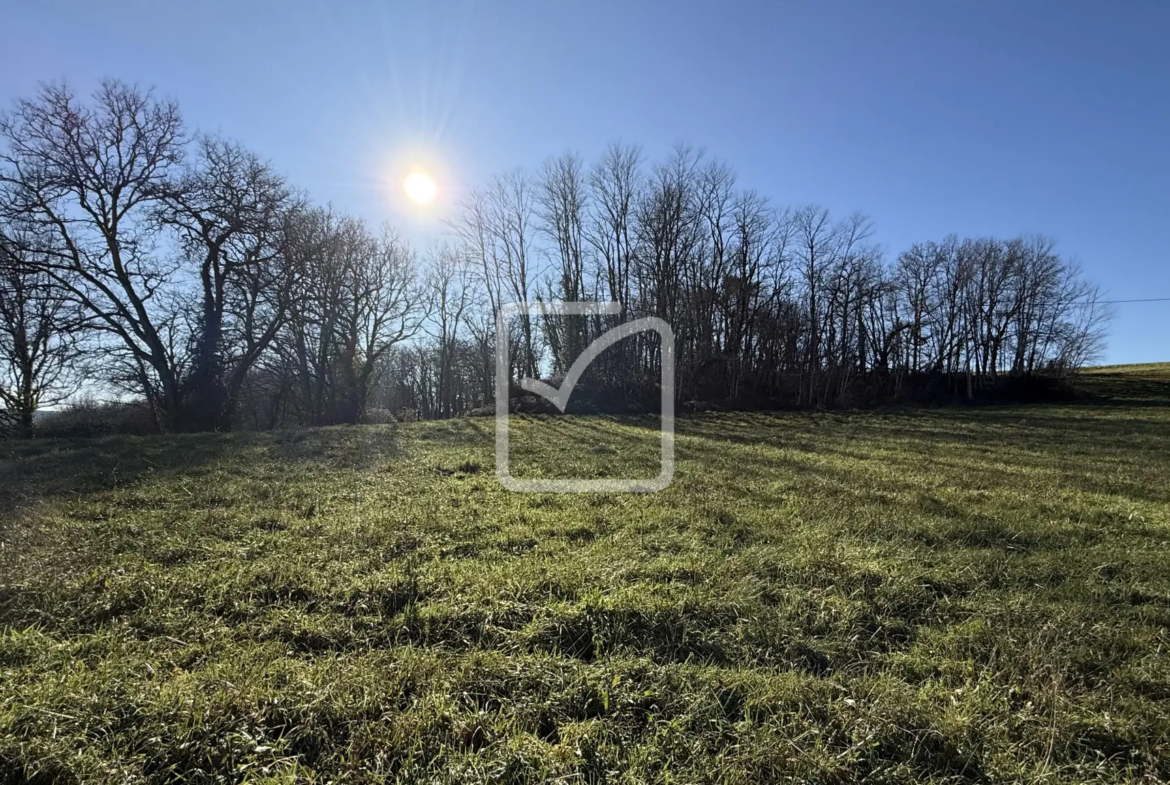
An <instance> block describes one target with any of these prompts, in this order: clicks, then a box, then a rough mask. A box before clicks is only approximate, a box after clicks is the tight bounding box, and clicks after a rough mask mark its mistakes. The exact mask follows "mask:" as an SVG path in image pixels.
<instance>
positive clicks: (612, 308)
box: [496, 302, 674, 493]
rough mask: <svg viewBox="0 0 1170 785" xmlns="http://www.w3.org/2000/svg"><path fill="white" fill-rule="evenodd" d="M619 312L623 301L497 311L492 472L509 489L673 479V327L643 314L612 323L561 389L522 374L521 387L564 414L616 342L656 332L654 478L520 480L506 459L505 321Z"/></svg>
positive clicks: (648, 486) (627, 488) (643, 486)
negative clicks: (658, 399) (658, 402)
mask: <svg viewBox="0 0 1170 785" xmlns="http://www.w3.org/2000/svg"><path fill="white" fill-rule="evenodd" d="M619 313H621V304H620V303H614V302H600V303H588V302H584V303H583V302H573V303H541V304H532V303H511V304H509V305H505V306H504V307H502V308H501V309H500V312H499V313H498V314H497V317H496V476H497V477H498V478H499V480H500V482H501V483H503V485H504V487H505V488H507V489H508V490H512V491H518V492H521V493H590V492H605V493H653V492H655V491H660V490H662V489H663V488H665V487H666V486H667V485H669V484H670V481H671V479H673V477H674V331H673V330H672V329H671V328H670V325H669V324H667V323H666V321H664V320H663V319H659V318H657V317H654V316H647V317H643V318H640V319H634V320H632V321H629V322H625V323H623V324H620V325H618V326H617V327H614V328H613V329H611V330H609V331H608V332H606V333H605V334H604V335H602V336H600V337H598V338H597V339H595V340H594V341H593V342H592V343H590V344H589V346H588V347H586V349H585V351H583V352H582V353H581V354H580V355H579V356H578V357H577V359H576V360H574V361H573V364H572V365H571V366H570V367H569V371H568V373H566V374H565V378H564V380H563V381H562V382H561V386H560V387H554V386H552V385H551V384H548V383H547V382H542V381H540V380H539V379H532V378H528V377H526V378H523V379H521V380H520V387H521V388H522V389H523V390H526V391H527V392H530V393H533V394H535V395H539V396H541V397H542V398H546V399H547V400H549V401H550V402H551V403H552V404H553V405H554V406H556V407H557V409H558V410H559V411H560V412H562V413H564V411H565V409H566V408H567V407H568V405H569V399H570V397H571V396H572V394H573V389H574V388H575V387H576V386H577V382H578V381H580V379H581V375H582V374H584V373H585V370H586V369H587V368H588V367H589V365H590V363H592V362H593V361H594V360H596V359H597V358H598V357H599V356H601V354H602V352H604V351H605V350H606V349H608V348H609V347H611V346H613V345H614V344H615V343H617V342H618V341H621V340H623V339H625V338H629V337H630V336H632V335H636V334H638V333H641V332H656V333H658V336H659V339H660V351H661V353H662V362H661V363H660V367H661V369H662V378H661V385H660V387H661V390H662V415H661V423H662V424H661V442H662V446H661V451H660V465H659V473H658V476H657V477H655V478H653V479H650V480H645V479H589V478H581V479H555V480H549V479H522V478H516V477H513V476H512V474H511V470H510V467H509V463H508V454H509V429H508V425H509V413H510V409H509V400H508V399H509V394H510V392H511V381H512V380H511V362H510V355H509V345H508V337H509V331H508V320H509V319H510V318H512V317H515V316H517V315H527V316H529V317H530V318H531V317H533V316H537V315H540V314H543V315H550V314H555V315H558V316H591V315H597V314H608V315H616V314H619Z"/></svg>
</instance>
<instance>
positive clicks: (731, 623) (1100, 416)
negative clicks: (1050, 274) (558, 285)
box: [0, 366, 1170, 784]
mask: <svg viewBox="0 0 1170 785" xmlns="http://www.w3.org/2000/svg"><path fill="white" fill-rule="evenodd" d="M1086 384H1087V385H1088V389H1090V391H1091V392H1092V393H1093V395H1094V396H1095V397H1094V398H1093V399H1086V400H1083V401H1078V402H1074V403H1068V404H1060V405H1055V404H1052V405H1032V406H985V407H969V408H949V409H909V410H890V411H881V412H844V413H841V412H792V413H750V414H749V413H707V414H696V415H689V416H685V417H680V419H679V425H678V438H677V458H678V463H677V470H676V474H675V479H674V482H673V484H672V485H670V487H668V488H667V489H666V490H664V491H662V492H661V493H657V494H650V495H644V494H643V495H639V494H622V495H610V494H582V495H549V494H517V493H509V492H507V491H505V490H504V489H503V488H501V487H500V485H499V483H498V482H497V480H496V478H495V476H494V458H493V433H494V432H493V425H494V423H493V421H492V420H491V419H488V418H461V419H457V420H448V421H441V422H426V423H411V424H399V425H387V426H358V427H349V428H331V429H319V430H311V431H290V432H277V433H230V434H211V435H198V436H155V437H109V438H100V439H91V440H84V439H78V440H56V439H34V440H31V441H28V442H24V443H16V442H8V443H3V444H0V516H2V517H0V782H3V783H16V782H25V781H32V782H44V783H49V782H64V783H68V782H77V783H80V782H150V783H155V782H187V783H218V782H267V783H292V782H312V783H324V782H371V783H372V782H515V783H518V782H564V783H567V782H585V783H599V782H631V783H633V782H647V783H700V782H702V783H707V782H710V783H714V782H724V783H761V782H775V781H785V780H796V781H801V782H806V783H822V784H828V783H848V782H860V781H865V782H907V783H909V782H1037V783H1039V782H1158V781H1166V780H1170V651H1168V649H1170V449H1168V448H1167V447H1168V445H1170V368H1168V367H1167V366H1143V367H1137V368H1131V369H1119V368H1112V369H1101V370H1100V371H1098V372H1096V373H1093V374H1090V375H1088V376H1087V377H1086ZM513 427H514V429H515V430H514V434H515V435H514V437H513V440H514V448H513V449H514V451H515V458H516V461H517V474H520V475H525V476H570V475H572V474H576V475H579V476H589V477H602V476H610V477H618V476H626V474H629V475H630V476H652V475H654V474H655V473H656V472H657V464H656V460H657V431H656V430H655V428H656V422H655V421H654V420H653V419H643V418H612V417H542V416H519V417H516V418H514V421H513Z"/></svg>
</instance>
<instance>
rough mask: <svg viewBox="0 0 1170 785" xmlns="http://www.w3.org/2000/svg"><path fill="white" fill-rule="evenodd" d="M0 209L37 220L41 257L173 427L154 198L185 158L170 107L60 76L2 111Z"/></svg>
mask: <svg viewBox="0 0 1170 785" xmlns="http://www.w3.org/2000/svg"><path fill="white" fill-rule="evenodd" d="M0 137H3V138H4V140H5V141H6V142H7V146H6V148H5V149H4V151H3V152H2V153H0V185H2V186H3V190H4V194H3V209H4V211H5V213H6V214H7V215H9V216H13V217H17V218H19V219H20V220H25V221H28V222H30V223H31V224H32V225H34V226H35V228H36V231H35V232H34V233H33V237H35V238H36V239H37V240H38V246H37V247H36V248H31V249H26V250H30V251H33V252H35V254H36V256H35V258H36V260H37V264H38V266H39V267H40V268H41V269H42V270H44V271H45V272H46V273H47V274H48V275H49V276H50V277H51V278H52V279H53V281H54V282H55V283H56V284H57V285H58V286H60V287H61V289H62V290H64V291H66V292H68V293H69V296H70V297H71V298H72V299H73V300H74V301H75V302H77V303H78V304H80V305H81V306H82V307H84V308H85V310H86V311H87V312H88V313H89V314H90V315H91V316H92V317H93V323H92V325H93V326H92V329H93V330H95V331H97V332H98V333H100V335H101V336H102V337H104V338H105V339H108V340H107V342H104V343H103V345H104V346H105V347H106V348H107V350H108V351H109V352H110V355H111V358H112V359H113V360H115V361H119V360H120V361H124V362H125V363H126V364H127V365H128V366H129V368H130V369H131V375H132V376H133V379H134V382H135V383H136V385H137V387H138V389H139V390H140V391H141V392H142V393H143V394H144V395H145V396H146V398H147V399H148V400H149V401H150V403H151V404H152V407H153V410H154V412H155V414H156V418H157V420H158V422H159V425H160V427H164V428H167V427H172V425H173V420H174V419H175V418H176V416H177V415H178V412H179V410H180V408H181V403H182V389H181V384H182V378H181V368H180V363H181V358H180V357H179V356H178V352H179V351H180V349H179V344H180V343H181V341H179V340H177V337H176V335H175V329H176V326H177V324H178V321H177V319H176V314H175V310H174V302H173V301H172V300H170V298H168V297H167V296H166V294H167V292H168V288H167V287H168V284H171V283H173V282H174V281H175V279H176V272H177V269H178V264H177V263H176V262H174V261H171V260H167V259H166V258H165V257H164V256H163V255H161V254H158V253H156V245H157V242H156V236H155V231H154V227H155V225H156V222H155V220H154V218H155V209H156V208H157V207H158V206H160V205H161V204H162V202H163V200H164V199H165V197H166V194H167V192H168V190H169V188H170V186H171V182H172V177H173V174H174V170H175V168H176V167H177V165H178V164H179V163H180V162H181V160H182V157H183V148H184V136H183V127H182V122H181V120H180V117H179V111H178V107H177V106H176V105H175V104H174V103H173V102H169V101H163V100H158V99H156V98H155V97H154V96H153V95H152V94H151V93H150V92H148V91H142V90H138V89H136V88H134V87H131V86H129V85H126V84H123V83H120V82H105V83H103V84H102V86H101V87H100V88H99V89H98V91H97V92H96V93H95V94H94V97H93V102H92V104H91V105H85V104H82V103H81V102H79V101H78V99H77V98H76V96H75V95H74V94H73V92H72V91H71V90H69V89H68V88H67V87H65V86H63V85H50V86H47V87H45V88H43V89H42V90H41V93H40V94H39V95H38V96H37V97H36V98H35V99H30V100H22V101H19V102H17V105H16V108H15V110H14V111H13V112H11V113H9V114H6V115H4V116H3V118H0Z"/></svg>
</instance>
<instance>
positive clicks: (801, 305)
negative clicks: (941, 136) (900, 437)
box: [0, 81, 1108, 433]
mask: <svg viewBox="0 0 1170 785" xmlns="http://www.w3.org/2000/svg"><path fill="white" fill-rule="evenodd" d="M0 145H2V147H0V426H2V427H3V428H4V429H5V430H7V431H13V432H19V433H29V432H31V430H32V428H33V425H34V419H35V416H36V412H37V411H38V410H39V409H43V408H46V407H53V406H55V405H60V404H62V403H63V402H66V401H68V400H71V399H75V398H76V397H77V396H78V395H79V393H82V394H93V391H95V390H100V391H102V393H103V394H107V395H110V394H112V397H114V398H117V399H118V400H122V401H135V402H137V403H138V405H140V406H142V407H143V408H144V409H145V411H146V412H148V414H149V419H150V423H151V427H152V428H153V429H154V430H158V431H164V432H172V431H204V430H226V429H230V428H233V427H237V428H238V427H246V428H277V427H293V426H301V425H328V424H336V423H355V422H362V421H366V420H370V419H379V418H390V417H393V418H403V417H420V418H442V417H452V416H457V415H461V414H465V413H468V412H475V411H477V410H481V409H484V408H485V407H489V406H491V405H492V403H493V396H494V378H495V354H496V324H495V315H496V313H497V312H498V311H499V309H500V307H501V305H503V304H505V303H510V302H525V303H537V304H542V303H543V304H548V303H553V302H556V301H582V300H596V301H611V302H617V303H620V305H621V308H622V310H621V313H620V314H618V315H616V316H612V317H610V316H605V317H590V318H562V317H558V316H556V315H555V314H554V313H552V312H551V310H550V311H547V312H544V313H543V314H542V315H538V316H536V317H534V318H530V317H526V316H524V317H520V318H518V319H516V320H515V323H513V324H510V325H508V329H509V343H510V346H511V347H512V352H511V357H512V361H513V367H512V368H511V369H509V370H510V373H511V375H512V377H513V378H517V377H519V376H522V375H525V376H545V377H556V376H557V375H558V374H562V373H564V371H565V370H566V369H567V368H568V367H569V365H571V364H572V362H573V359H574V358H575V357H576V356H577V355H578V354H579V353H580V352H581V350H582V349H583V348H584V347H585V346H587V345H588V344H589V343H590V342H591V341H592V340H594V339H595V338H597V337H598V336H599V335H601V334H602V333H603V332H605V331H606V330H608V329H609V328H611V327H612V326H614V325H615V324H617V323H619V322H621V321H625V320H629V319H634V318H639V317H642V316H657V317H660V318H662V319H665V320H666V321H667V322H668V323H670V324H671V326H672V328H673V330H674V332H675V339H676V340H675V357H674V358H673V359H674V364H675V368H676V375H677V378H676V380H675V382H676V389H677V391H678V396H679V398H680V402H681V403H683V404H684V405H703V404H707V403H717V404H721V405H730V406H787V405H791V406H837V405H861V404H865V403H871V402H880V401H888V400H896V399H899V398H902V397H907V396H912V395H915V394H918V393H920V392H922V391H923V390H931V391H934V392H935V393H938V391H940V390H941V391H944V392H945V393H946V394H951V395H960V396H967V397H971V396H975V395H977V394H980V392H981V391H984V390H988V389H993V388H995V387H997V386H998V385H1002V384H1003V383H1004V381H1005V380H1009V379H1027V378H1031V377H1034V376H1037V375H1040V374H1045V375H1052V374H1056V375H1060V374H1067V373H1069V372H1071V371H1073V370H1075V369H1076V368H1078V367H1080V366H1082V365H1083V364H1084V363H1085V362H1086V361H1088V360H1090V359H1091V358H1092V357H1094V355H1095V353H1096V352H1097V351H1098V350H1099V348H1100V346H1101V341H1102V339H1103V335H1104V327H1105V324H1106V321H1107V317H1108V312H1107V311H1106V310H1105V309H1104V308H1103V307H1102V306H1101V305H1100V304H1099V302H1098V301H1099V299H1100V298H1099V297H1098V293H1097V290H1096V288H1095V287H1094V286H1093V285H1092V284H1090V283H1089V282H1087V281H1086V280H1085V279H1084V278H1083V276H1082V275H1081V272H1080V270H1079V269H1078V267H1077V266H1076V265H1075V264H1073V263H1071V262H1070V261H1068V260H1067V259H1064V258H1062V257H1061V256H1060V255H1059V254H1058V253H1057V252H1056V250H1055V247H1054V244H1053V242H1052V241H1051V240H1050V239H1047V238H1044V237H1041V236H1028V237H1019V238H1012V239H997V238H968V239H959V238H957V237H954V236H950V237H946V238H942V239H940V240H937V241H930V242H922V243H916V244H914V245H913V246H912V247H910V248H909V249H906V250H904V251H902V252H901V253H899V254H897V255H896V256H895V257H893V258H887V255H886V254H885V252H884V251H883V249H882V248H881V247H880V246H879V245H877V244H876V243H875V242H874V240H873V230H872V225H871V223H870V221H869V220H868V219H867V218H866V217H865V216H863V215H860V214H855V215H851V216H848V217H844V218H837V217H834V216H832V215H831V214H830V213H829V211H827V210H825V209H823V208H819V207H815V206H805V207H798V208H783V207H779V206H776V205H773V204H772V203H771V202H770V201H769V200H768V199H767V198H766V197H764V196H763V195H760V194H758V193H756V192H755V191H752V190H749V189H743V188H740V187H738V186H737V184H736V177H735V173H734V172H733V171H732V170H731V169H730V168H729V167H728V166H727V165H725V164H723V163H721V162H719V161H717V160H713V159H710V158H708V157H707V156H706V155H704V154H703V153H702V152H701V151H698V150H695V149H693V148H689V147H686V146H678V147H676V148H675V149H674V150H673V151H672V152H671V154H670V155H669V156H667V157H666V158H665V159H664V160H661V161H657V162H651V161H647V160H646V159H645V157H644V155H643V153H642V152H641V150H640V149H639V148H638V147H636V146H630V145H620V144H614V145H611V146H610V147H609V148H608V150H607V151H606V152H605V153H604V154H603V155H602V156H601V157H600V159H599V160H597V161H595V162H592V163H589V164H587V163H586V162H585V161H583V160H582V159H581V158H580V157H578V156H577V155H575V154H564V155H561V156H559V157H555V158H552V159H550V160H549V161H547V162H546V163H545V164H544V165H543V166H542V167H541V168H540V169H539V170H538V171H536V172H532V173H528V172H524V171H520V170H516V171H511V172H507V173H503V174H501V175H499V176H497V177H495V178H493V179H492V180H491V181H490V182H489V183H487V184H486V185H485V186H484V187H481V188H477V189H472V190H470V191H469V192H468V193H466V194H465V195H463V197H462V198H461V199H460V200H459V204H458V207H457V209H456V210H455V211H454V213H453V214H452V216H451V217H450V218H449V219H448V221H447V225H448V229H449V232H448V237H447V239H446V240H445V241H443V242H441V243H439V244H437V245H436V246H434V247H432V248H430V249H428V250H426V251H425V252H424V253H422V254H419V253H418V252H416V251H415V250H414V249H413V248H411V247H410V245H409V244H408V243H407V242H405V241H404V240H403V239H402V238H401V237H400V236H399V235H398V234H396V233H395V231H394V230H393V229H392V228H390V227H388V226H383V227H377V228H372V227H370V226H368V225H367V224H366V223H364V222H363V221H361V220H360V219H357V218H354V217H351V216H347V215H343V214H339V213H337V212H336V211H334V210H332V209H331V208H329V207H322V206H319V205H316V204H314V203H313V202H312V201H311V199H310V198H309V197H308V196H307V195H306V194H304V193H302V192H300V191H298V190H297V189H295V188H294V187H292V186H291V185H290V184H289V183H288V182H287V181H286V180H285V178H284V177H282V176H281V175H280V174H279V173H278V172H277V171H276V170H275V169H274V168H273V166H272V165H271V164H270V163H268V162H267V161H265V160H264V159H263V158H261V157H260V156H259V155H257V154H256V153H254V152H252V151H250V150H248V149H247V148H246V147H244V146H243V145H241V144H239V143H236V142H234V141H231V140H227V139H224V138H222V137H218V136H215V135H211V134H205V133H196V132H191V131H189V130H188V129H187V128H186V126H185V125H184V123H183V120H182V117H181V115H180V112H179V109H178V107H177V105H176V104H175V103H174V102H173V101H170V100H166V99H163V98H159V97H157V96H156V95H155V94H154V93H153V92H152V91H149V90H142V89H139V88H137V87H134V86H131V85H127V84H125V83H121V82H116V81H109V82H106V83H104V84H103V85H102V86H101V87H100V88H99V89H98V90H97V91H96V92H95V93H94V95H93V96H92V97H90V98H89V99H88V100H86V99H83V98H79V97H78V96H77V95H76V94H75V93H74V92H72V91H71V90H70V89H69V88H68V87H66V86H63V85H49V86H46V87H44V88H42V89H41V91H40V92H39V93H38V94H37V95H36V96H34V97H32V98H28V99H23V100H19V101H17V102H16V103H15V104H14V106H13V108H12V109H11V110H10V111H9V112H7V113H6V114H4V115H3V116H2V117H0ZM655 341H656V339H651V338H648V337H647V338H639V339H628V340H626V341H623V342H621V343H619V344H617V345H615V346H614V347H612V348H611V349H609V350H607V351H606V353H605V354H604V355H603V356H602V357H601V358H600V359H599V361H598V362H596V363H594V365H593V366H591V367H590V369H589V372H588V374H587V376H586V379H585V382H584V383H583V388H582V389H584V390H585V393H584V394H583V396H582V397H583V399H585V400H592V401H594V402H595V403H596V405H597V406H598V407H600V408H609V409H623V408H630V407H637V406H639V405H641V404H642V403H644V402H646V401H649V400H655V396H656V395H657V392H656V389H657V385H658V380H659V369H660V367H661V366H660V363H661V360H662V358H661V348H660V347H659V346H657V344H656V342H655Z"/></svg>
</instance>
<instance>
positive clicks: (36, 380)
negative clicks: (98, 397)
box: [0, 230, 84, 436]
mask: <svg viewBox="0 0 1170 785" xmlns="http://www.w3.org/2000/svg"><path fill="white" fill-rule="evenodd" d="M13 234H14V232H12V231H6V230H0V434H4V433H14V434H15V435H18V436H29V435H31V434H32V430H33V423H34V418H35V417H36V414H37V412H38V411H39V410H40V409H41V408H42V407H45V406H53V405H55V404H59V403H61V402H63V401H64V400H66V399H67V398H68V397H69V395H70V394H72V393H73V392H75V391H76V389H77V387H78V384H79V383H80V374H79V373H78V368H77V361H78V359H79V357H80V354H81V351H80V347H81V340H82V339H81V336H82V328H83V326H84V317H83V315H82V314H81V313H80V312H79V310H78V308H77V307H76V304H75V303H74V302H72V301H71V300H70V299H69V297H68V296H67V293H66V292H64V291H62V290H61V288H60V286H59V285H58V284H57V283H56V281H54V279H53V278H52V277H51V276H50V275H48V274H47V273H46V272H45V271H44V269H43V268H42V267H40V266H39V265H37V264H34V263H32V260H30V259H29V258H28V254H29V251H28V250H27V248H28V246H29V245H31V243H29V242H27V241H17V240H15V239H14V238H13V237H12V235H13Z"/></svg>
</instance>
